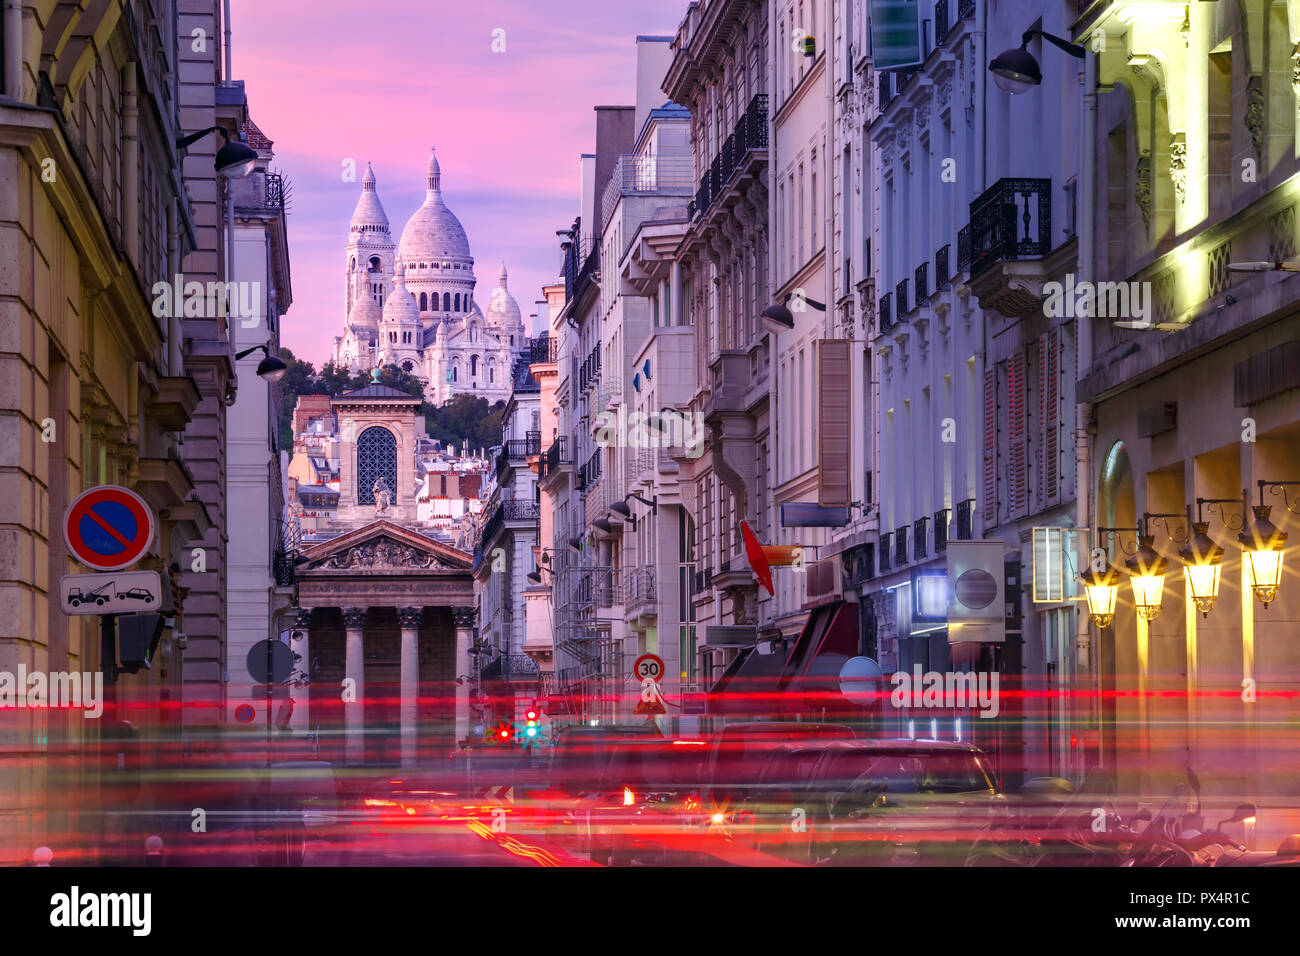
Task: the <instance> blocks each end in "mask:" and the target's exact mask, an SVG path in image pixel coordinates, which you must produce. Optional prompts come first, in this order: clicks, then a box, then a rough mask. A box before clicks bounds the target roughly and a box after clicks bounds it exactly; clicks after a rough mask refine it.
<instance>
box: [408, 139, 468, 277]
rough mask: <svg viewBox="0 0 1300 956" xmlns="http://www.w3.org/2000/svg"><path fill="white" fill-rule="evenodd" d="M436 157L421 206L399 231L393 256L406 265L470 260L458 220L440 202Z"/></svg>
mask: <svg viewBox="0 0 1300 956" xmlns="http://www.w3.org/2000/svg"><path fill="white" fill-rule="evenodd" d="M440 181H441V172H440V170H439V167H438V157H437V155H434V156H433V157H431V158H430V160H429V173H428V180H427V182H428V189H427V191H426V192H425V195H424V205H422V206H421V207H420V208H419V209H417V210H416V211H415V214H414V215H413V216H411V218H410V219H409V220H407V223H406V225H405V226H404V227H403V229H402V238H401V239H399V240H398V243H397V254H398V255H399V256H401V258H402V259H403V260H404V261H406V262H432V261H434V260H437V259H442V258H444V257H446V256H453V257H456V258H462V259H468V258H470V251H469V239H468V238H467V237H466V235H465V229H464V227H463V226H461V224H460V220H459V219H457V218H456V216H455V214H454V213H453V212H452V211H451V210H450V209H448V208H447V204H446V203H445V202H443V201H442V188H441V185H440Z"/></svg>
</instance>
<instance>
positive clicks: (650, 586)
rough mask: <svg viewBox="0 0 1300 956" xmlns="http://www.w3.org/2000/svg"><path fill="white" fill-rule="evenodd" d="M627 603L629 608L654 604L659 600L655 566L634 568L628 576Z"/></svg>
mask: <svg viewBox="0 0 1300 956" xmlns="http://www.w3.org/2000/svg"><path fill="white" fill-rule="evenodd" d="M626 587H627V605H628V607H629V608H631V607H637V606H639V605H642V604H653V603H654V602H655V601H657V600H658V597H659V589H658V587H657V585H656V584H655V569H654V568H634V569H633V570H632V572H631V573H630V574H629V575H628V576H627V585H626Z"/></svg>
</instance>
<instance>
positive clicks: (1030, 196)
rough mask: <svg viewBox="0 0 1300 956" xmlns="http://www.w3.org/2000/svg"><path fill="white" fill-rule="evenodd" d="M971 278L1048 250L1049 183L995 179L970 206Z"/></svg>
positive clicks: (1050, 237)
mask: <svg viewBox="0 0 1300 956" xmlns="http://www.w3.org/2000/svg"><path fill="white" fill-rule="evenodd" d="M970 237H971V264H970V271H971V275H972V276H973V275H976V274H978V273H980V272H983V271H984V270H985V269H987V268H989V267H990V266H993V265H995V264H996V263H998V262H1004V261H1008V260H1013V259H1028V258H1036V257H1039V256H1045V255H1047V253H1049V252H1050V251H1051V249H1052V181H1051V180H1050V179H1010V178H1008V179H999V180H998V181H997V182H996V183H994V184H993V185H992V186H991V187H989V188H988V189H986V190H985V191H984V193H983V195H981V196H980V197H979V198H978V199H976V200H975V201H974V202H972V203H971V204H970Z"/></svg>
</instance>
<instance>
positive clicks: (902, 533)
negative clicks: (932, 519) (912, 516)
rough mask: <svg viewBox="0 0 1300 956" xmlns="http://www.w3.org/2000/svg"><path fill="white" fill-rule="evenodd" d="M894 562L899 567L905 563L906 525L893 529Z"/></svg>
mask: <svg viewBox="0 0 1300 956" xmlns="http://www.w3.org/2000/svg"><path fill="white" fill-rule="evenodd" d="M894 563H895V564H896V565H898V566H899V567H900V568H901V567H902V566H903V565H905V564H907V525H903V526H902V527H899V528H895V529H894Z"/></svg>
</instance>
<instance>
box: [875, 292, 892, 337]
mask: <svg viewBox="0 0 1300 956" xmlns="http://www.w3.org/2000/svg"><path fill="white" fill-rule="evenodd" d="M889 300H890V294H889V293H888V292H886V293H885V294H884V295H882V296H881V297H880V310H879V312H880V331H882V332H884V331H885V330H887V329H888V328H889V327H890V326H892V325H893V324H894V316H893V313H892V312H891V311H890V306H889Z"/></svg>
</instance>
